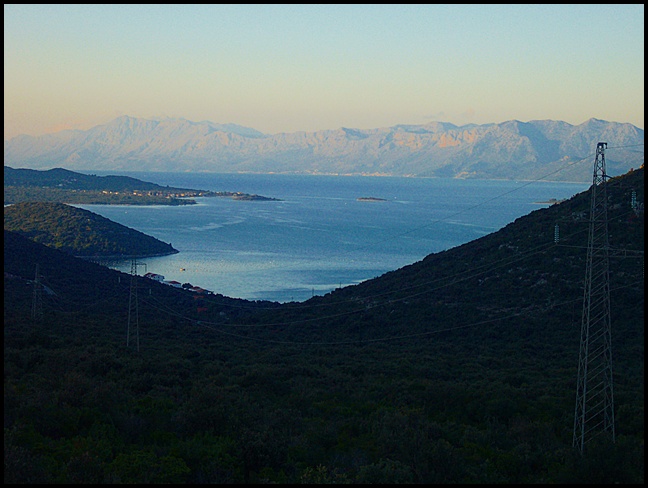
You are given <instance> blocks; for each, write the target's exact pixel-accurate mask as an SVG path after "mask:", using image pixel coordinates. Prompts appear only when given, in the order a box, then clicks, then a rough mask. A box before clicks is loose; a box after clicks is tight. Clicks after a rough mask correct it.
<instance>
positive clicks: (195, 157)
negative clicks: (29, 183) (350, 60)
mask: <svg viewBox="0 0 648 488" xmlns="http://www.w3.org/2000/svg"><path fill="white" fill-rule="evenodd" d="M598 142H607V143H608V149H607V150H606V153H605V157H606V168H607V173H608V174H609V175H611V176H616V175H619V174H623V173H625V172H627V171H628V170H630V169H632V168H638V167H640V166H641V165H642V164H643V163H644V148H643V143H644V130H643V129H640V128H638V127H636V126H634V125H632V124H628V123H618V122H607V121H603V120H598V119H593V118H592V119H589V120H587V121H586V122H584V123H582V124H580V125H571V124H569V123H566V122H562V121H555V120H533V121H530V122H520V121H517V120H511V121H507V122H503V123H499V124H495V123H493V124H483V125H476V124H469V125H464V126H456V125H453V124H450V123H444V122H431V123H428V124H423V125H396V126H393V127H386V128H376V129H368V130H361V129H352V128H345V127H342V128H339V129H334V130H324V131H317V132H293V133H280V134H273V135H269V134H263V133H261V132H259V131H257V130H255V129H253V128H248V127H242V126H239V125H236V124H216V123H213V122H209V121H202V122H192V121H189V120H186V119H180V118H166V119H161V120H152V119H143V118H134V117H128V116H123V117H119V118H117V119H115V120H113V121H112V122H110V123H108V124H105V125H98V126H96V127H93V128H92V129H89V130H86V131H82V130H66V131H61V132H57V133H54V134H47V135H44V136H39V137H32V136H26V135H22V136H17V137H14V138H11V139H9V140H6V141H5V142H4V164H5V165H7V166H11V167H14V168H30V169H50V168H55V167H64V168H66V169H70V170H75V171H88V170H90V171H124V172H127V171H179V172H182V171H208V172H216V173H233V172H255V173H301V174H364V175H393V176H415V177H452V178H480V179H516V180H534V179H547V180H554V181H581V182H589V181H591V178H592V162H593V161H594V158H595V151H596V145H597V143H598Z"/></svg>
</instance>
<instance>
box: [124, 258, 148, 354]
mask: <svg viewBox="0 0 648 488" xmlns="http://www.w3.org/2000/svg"><path fill="white" fill-rule="evenodd" d="M138 265H143V266H146V264H145V263H138V262H137V261H136V260H135V259H132V260H131V271H130V274H131V282H130V294H129V297H128V325H127V326H126V347H129V345H130V334H131V332H130V328H131V315H134V316H135V317H134V321H135V338H136V343H137V351H138V352H139V304H138V299H137V266H138Z"/></svg>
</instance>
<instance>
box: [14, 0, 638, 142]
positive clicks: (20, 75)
mask: <svg viewBox="0 0 648 488" xmlns="http://www.w3.org/2000/svg"><path fill="white" fill-rule="evenodd" d="M122 115H129V116H132V117H142V118H164V117H179V118H184V119H187V120H190V121H195V122H199V121H204V120H208V121H211V122H214V123H221V124H228V123H231V124H238V125H242V126H245V127H251V128H253V129H256V130H259V131H261V132H263V133H266V134H277V133H282V132H298V131H306V132H313V131H319V130H329V129H338V128H340V127H347V128H355V129H373V128H382V127H391V126H394V125H398V124H426V123H429V122H433V121H438V122H450V123H452V124H455V125H459V126H461V125H465V124H473V123H474V124H486V123H500V122H505V121H507V120H519V121H522V122H527V121H530V120H545V119H551V120H562V121H565V122H568V123H570V124H573V125H578V124H581V123H583V122H585V121H587V120H588V119H590V118H597V119H602V120H606V121H610V122H622V123H630V124H634V125H636V126H637V127H639V128H641V129H643V128H644V5H643V4H626V5H617V4H614V5H612V4H610V5H425V4H423V5H414V4H412V5H394V4H387V5H362V4H359V5H354V4H349V5H347V4H304V5H286V4H276V5H275V4H258V5H250V4H248V5H167V4H161V5H50V4H39V5H12V4H5V5H4V137H5V140H7V139H9V138H12V137H15V136H16V135H19V134H29V135H33V136H39V135H43V134H47V133H52V132H57V131H60V130H65V129H83V130H86V129H89V128H91V127H94V126H96V125H101V124H105V123H108V122H110V121H111V120H113V119H115V118H117V117H119V116H122Z"/></svg>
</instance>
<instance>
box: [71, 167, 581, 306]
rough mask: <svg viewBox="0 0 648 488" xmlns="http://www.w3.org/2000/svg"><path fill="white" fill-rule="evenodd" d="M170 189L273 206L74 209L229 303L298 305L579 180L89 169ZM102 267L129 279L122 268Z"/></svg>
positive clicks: (524, 210) (149, 264)
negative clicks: (122, 231)
mask: <svg viewBox="0 0 648 488" xmlns="http://www.w3.org/2000/svg"><path fill="white" fill-rule="evenodd" d="M87 173H88V174H96V175H98V176H105V175H110V174H112V175H122V176H131V177H133V178H137V179H140V180H143V181H148V182H152V183H157V184H159V185H169V186H172V187H180V188H190V189H200V190H212V191H230V192H242V193H248V194H253V195H261V196H264V197H271V198H274V199H276V200H272V201H267V200H252V201H247V200H234V199H231V198H227V197H205V198H196V199H195V200H196V202H197V204H196V205H183V206H165V205H153V206H130V205H76V206H77V207H80V208H84V209H86V210H89V211H91V212H94V213H96V214H99V215H101V216H103V217H106V218H108V219H110V220H112V221H114V222H117V223H119V224H122V225H125V226H127V227H130V228H132V229H135V230H138V231H140V232H143V233H145V234H148V235H150V236H153V237H156V238H157V239H159V240H161V241H163V242H167V243H170V244H171V245H172V246H173V247H174V248H175V249H177V250H178V251H179V253H177V254H173V255H168V256H159V257H149V258H141V259H138V260H137V263H138V266H137V273H138V275H143V274H145V273H147V272H149V273H156V274H159V275H162V276H164V279H165V280H167V281H177V282H179V283H181V284H187V283H188V284H190V285H192V286H198V287H201V288H204V289H206V290H209V291H211V292H213V293H217V294H222V295H225V296H228V297H232V298H241V299H246V300H269V301H274V302H280V303H287V302H302V301H305V300H308V299H309V298H311V297H313V296H316V295H325V294H327V293H330V292H332V291H334V290H335V289H337V288H341V287H345V286H350V285H355V284H358V283H361V282H362V281H365V280H368V279H371V278H375V277H378V276H381V275H383V274H385V273H387V272H389V271H392V270H396V269H398V268H401V267H403V266H406V265H409V264H412V263H415V262H417V261H420V260H422V259H423V258H424V257H425V256H427V255H429V254H432V253H437V252H440V251H444V250H447V249H450V248H453V247H456V246H460V245H462V244H465V243H467V242H469V241H472V240H475V239H478V238H480V237H482V236H484V235H487V234H490V233H492V232H495V231H497V230H499V229H501V228H502V227H504V226H506V225H507V224H509V223H511V222H513V221H514V220H515V219H517V218H519V217H521V216H524V215H527V214H529V213H530V212H532V211H534V210H537V209H539V208H542V207H547V206H549V205H550V204H551V203H552V202H555V201H559V200H561V199H565V198H570V197H572V196H573V195H575V194H577V193H580V192H582V191H585V190H586V189H587V188H588V186H589V185H587V184H585V183H566V182H549V181H510V180H475V179H454V178H409V177H391V176H390V177H387V176H336V175H287V174H253V173H243V174H238V173H237V174H233V173H227V174H218V173H189V172H185V173H162V172H123V171H122V172H97V171H93V172H92V173H90V172H87ZM103 264H105V265H107V266H109V267H111V268H113V269H117V270H119V271H123V272H125V273H130V272H131V264H132V261H131V260H130V259H128V260H119V261H107V262H104V263H103Z"/></svg>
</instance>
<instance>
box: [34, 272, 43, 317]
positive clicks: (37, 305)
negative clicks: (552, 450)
mask: <svg viewBox="0 0 648 488" xmlns="http://www.w3.org/2000/svg"><path fill="white" fill-rule="evenodd" d="M31 316H32V319H33V320H40V319H41V318H42V317H43V287H42V285H41V281H40V273H39V271H38V264H37V265H36V277H35V278H34V295H33V298H32V311H31Z"/></svg>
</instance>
